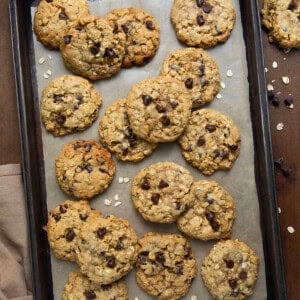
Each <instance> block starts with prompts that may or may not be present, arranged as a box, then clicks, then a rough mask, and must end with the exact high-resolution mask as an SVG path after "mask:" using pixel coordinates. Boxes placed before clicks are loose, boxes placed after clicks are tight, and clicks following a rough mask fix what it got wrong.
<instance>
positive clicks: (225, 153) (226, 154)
mask: <svg viewBox="0 0 300 300" xmlns="http://www.w3.org/2000/svg"><path fill="white" fill-rule="evenodd" d="M220 157H221V158H222V159H226V158H228V157H229V152H227V151H222V152H221V153H220Z"/></svg>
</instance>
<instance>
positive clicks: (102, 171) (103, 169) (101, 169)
mask: <svg viewBox="0 0 300 300" xmlns="http://www.w3.org/2000/svg"><path fill="white" fill-rule="evenodd" d="M99 171H100V172H101V173H104V174H108V171H107V170H106V169H105V168H103V167H100V168H99Z"/></svg>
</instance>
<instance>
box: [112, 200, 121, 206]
mask: <svg viewBox="0 0 300 300" xmlns="http://www.w3.org/2000/svg"><path fill="white" fill-rule="evenodd" d="M121 204H122V202H121V201H118V202H116V203H115V204H114V207H117V206H119V205H121Z"/></svg>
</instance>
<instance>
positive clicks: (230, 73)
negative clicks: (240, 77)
mask: <svg viewBox="0 0 300 300" xmlns="http://www.w3.org/2000/svg"><path fill="white" fill-rule="evenodd" d="M226 75H227V77H232V76H233V73H232V71H231V70H230V69H229V70H227V73H226Z"/></svg>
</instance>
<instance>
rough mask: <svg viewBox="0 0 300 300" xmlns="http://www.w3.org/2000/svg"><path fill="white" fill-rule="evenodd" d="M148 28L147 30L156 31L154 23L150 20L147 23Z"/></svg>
mask: <svg viewBox="0 0 300 300" xmlns="http://www.w3.org/2000/svg"><path fill="white" fill-rule="evenodd" d="M146 27H147V29H149V30H154V25H153V22H152V21H150V20H148V21H146Z"/></svg>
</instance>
